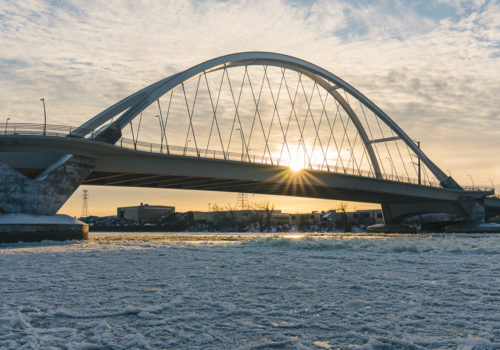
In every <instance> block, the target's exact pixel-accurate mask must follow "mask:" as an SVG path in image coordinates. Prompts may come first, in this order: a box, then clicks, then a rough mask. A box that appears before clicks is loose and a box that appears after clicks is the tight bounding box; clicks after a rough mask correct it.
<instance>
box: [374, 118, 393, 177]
mask: <svg viewBox="0 0 500 350" xmlns="http://www.w3.org/2000/svg"><path fill="white" fill-rule="evenodd" d="M375 120H376V121H377V124H378V128H379V130H380V134H381V136H382V138H385V135H384V132H383V131H382V127H381V126H380V121H379V118H378V117H376V118H375ZM384 145H385V148H386V150H387V155H388V156H389V160H390V163H389V165H390V166H391V169H394V167H393V165H392V154H391V152H390V151H389V147H388V146H387V142H384ZM379 160H380V161H381V163H383V160H382V159H379ZM382 168H383V166H382ZM384 172H385V171H384ZM386 175H388V174H386ZM396 176H397V175H396Z"/></svg>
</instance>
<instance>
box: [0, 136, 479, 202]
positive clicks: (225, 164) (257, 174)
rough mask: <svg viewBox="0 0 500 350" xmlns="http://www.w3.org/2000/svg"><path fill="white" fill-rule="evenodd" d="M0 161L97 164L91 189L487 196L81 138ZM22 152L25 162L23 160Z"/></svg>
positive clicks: (1, 143) (23, 166)
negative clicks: (72, 157)
mask: <svg viewBox="0 0 500 350" xmlns="http://www.w3.org/2000/svg"><path fill="white" fill-rule="evenodd" d="M0 147H1V150H2V152H0V157H2V159H0V161H2V160H3V161H6V159H7V162H8V163H9V164H11V165H12V166H13V167H15V168H17V169H19V170H21V171H22V172H24V173H26V174H28V175H34V174H36V173H37V172H39V171H41V170H42V169H44V168H45V167H46V166H47V164H44V163H51V162H53V161H54V159H57V157H58V156H59V155H62V154H67V153H71V154H78V155H82V156H87V157H92V158H95V159H96V167H95V169H94V171H93V172H92V174H91V175H90V176H89V177H88V178H87V179H86V180H85V181H84V182H83V184H87V185H104V186H126V187H127V186H128V187H130V186H133V187H155V188H179V189H193V190H212V191H229V192H248V193H262V194H275V195H293V196H303V197H312V198H325V199H339V200H349V201H358V202H369V203H382V202H387V201H390V202H392V203H398V202H400V203H402V202H425V201H456V200H458V199H459V198H461V197H468V198H477V199H478V198H482V197H484V196H485V192H484V191H459V190H451V189H444V188H436V187H429V186H420V185H416V184H410V183H403V182H397V181H389V180H382V179H374V178H369V177H362V176H354V175H347V174H338V173H331V172H330V173H329V172H324V171H313V170H302V171H299V172H293V171H292V170H291V169H290V168H288V167H277V166H272V165H266V164H252V163H246V162H238V161H225V160H219V159H206V158H197V157H183V156H174V155H166V154H155V153H150V152H143V151H134V150H131V149H124V148H120V147H117V146H114V145H110V144H107V143H102V142H97V141H89V140H86V139H79V138H68V137H51V136H21V135H18V136H9V135H6V136H1V137H0ZM19 152H22V153H23V157H19V156H18V155H20V153H19Z"/></svg>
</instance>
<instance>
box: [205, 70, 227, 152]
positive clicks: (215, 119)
mask: <svg viewBox="0 0 500 350" xmlns="http://www.w3.org/2000/svg"><path fill="white" fill-rule="evenodd" d="M225 70H226V67H225V66H224V70H223V71H222V76H221V80H220V84H219V91H218V93H217V100H216V102H215V106H214V102H213V99H212V93H211V90H210V86H209V84H208V79H207V75H206V74H204V76H205V82H206V83H207V90H208V96H209V99H210V105H211V106H212V111H213V113H214V115H213V119H212V126H211V127H210V134H209V135H208V142H207V150H208V148H209V145H210V139H211V136H212V127H213V124H214V122H215V126H216V128H217V133H218V135H219V141H220V146H221V149H222V155H223V157H224V159H226V157H227V156H226V151H225V150H224V142H223V141H222V136H221V133H220V128H219V123H218V121H217V108H218V107H219V98H220V93H221V91H222V84H223V82H224V75H225V74H224V72H225Z"/></svg>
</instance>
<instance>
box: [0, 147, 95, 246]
mask: <svg viewBox="0 0 500 350" xmlns="http://www.w3.org/2000/svg"><path fill="white" fill-rule="evenodd" d="M94 166H95V160H94V159H92V158H89V157H83V156H77V155H72V154H66V155H63V156H61V157H60V159H59V160H58V161H57V162H55V163H54V164H52V165H51V166H49V167H48V168H47V169H45V170H44V171H43V172H42V173H41V174H39V175H38V176H36V177H35V178H30V177H28V176H26V175H24V174H22V173H21V172H20V171H18V170H16V169H14V168H12V167H11V166H10V165H9V164H7V163H4V162H0V210H1V212H2V215H1V216H0V242H13V241H19V240H23V241H36V240H42V239H54V240H65V239H86V238H88V226H87V225H86V224H84V223H82V222H80V221H78V220H74V219H71V218H69V217H67V216H63V215H56V213H57V211H58V210H59V209H60V208H61V207H62V206H63V204H64V203H65V202H66V201H67V200H68V198H69V197H70V196H71V195H72V194H73V192H74V191H75V190H76V189H77V188H78V186H80V184H81V182H82V181H83V180H84V179H85V178H86V177H87V176H88V175H89V174H90V173H91V172H92V170H93V168H94Z"/></svg>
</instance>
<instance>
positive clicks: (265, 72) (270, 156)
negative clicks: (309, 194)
mask: <svg viewBox="0 0 500 350" xmlns="http://www.w3.org/2000/svg"><path fill="white" fill-rule="evenodd" d="M267 68H268V66H264V77H265V78H266V80H267V83H268V87H269V93H270V94H271V99H272V100H273V107H274V108H273V114H272V117H271V123H270V124H269V131H268V132H267V136H266V135H264V137H265V141H266V145H269V137H270V136H271V130H272V127H273V122H274V116H275V115H276V114H277V113H279V112H278V101H279V98H280V95H281V88H282V86H283V80H284V79H285V76H284V75H282V76H281V80H280V85H279V88H278V93H277V95H276V101H275V100H274V94H273V90H272V88H271V85H270V83H269V78H268V76H267ZM268 151H269V158H270V160H271V164H273V162H274V161H273V157H272V155H271V151H270V150H269V149H268ZM265 153H266V151H265V150H264V152H263V153H262V158H264V156H265ZM279 164H280V160H279V159H278V163H277V165H279Z"/></svg>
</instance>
